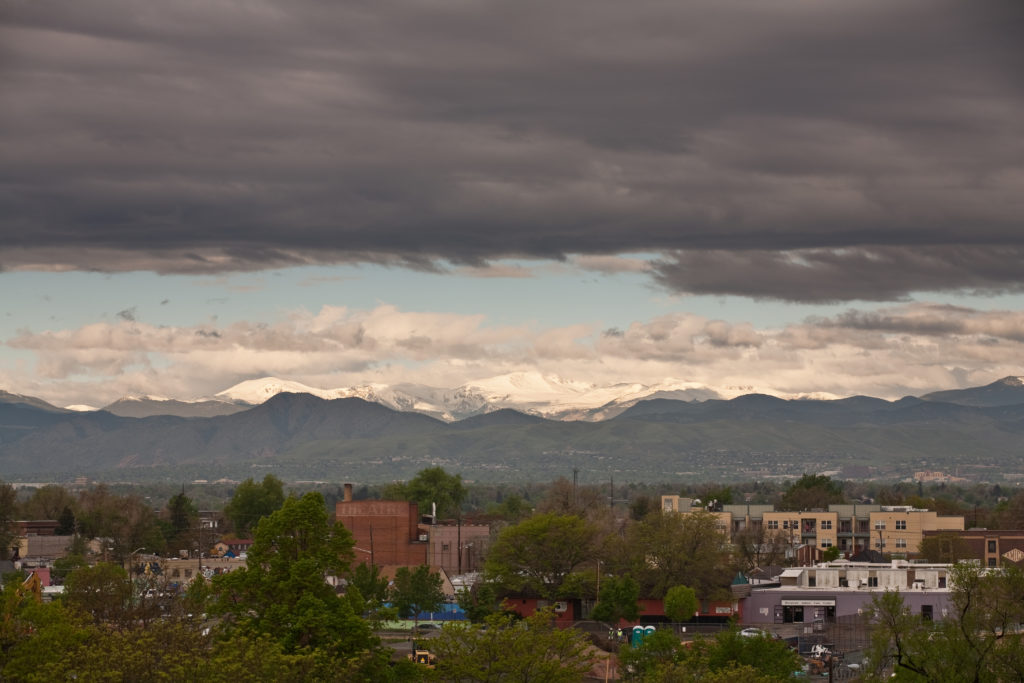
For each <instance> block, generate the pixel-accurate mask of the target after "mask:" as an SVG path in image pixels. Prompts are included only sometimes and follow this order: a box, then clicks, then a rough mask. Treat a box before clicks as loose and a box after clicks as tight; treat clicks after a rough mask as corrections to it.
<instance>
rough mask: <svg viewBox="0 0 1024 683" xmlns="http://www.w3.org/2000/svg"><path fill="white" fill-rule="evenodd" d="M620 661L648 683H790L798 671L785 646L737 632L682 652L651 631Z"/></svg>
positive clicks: (669, 637)
mask: <svg viewBox="0 0 1024 683" xmlns="http://www.w3.org/2000/svg"><path fill="white" fill-rule="evenodd" d="M621 658H622V662H623V665H624V666H630V667H632V668H633V669H634V670H635V671H637V672H638V673H639V674H640V675H639V678H640V680H642V681H651V682H652V683H653V682H654V681H658V682H659V683H664V682H666V681H671V682H678V683H696V682H697V681H700V682H701V683H705V682H707V681H714V682H715V683H732V682H733V681H744V683H777V682H779V681H788V680H792V679H793V677H794V674H795V673H796V672H797V671H799V670H800V669H801V667H802V665H803V660H801V659H800V656H799V655H798V654H797V653H796V652H794V651H792V650H791V649H790V648H789V646H788V645H787V644H786V642H785V641H783V640H776V639H773V638H768V637H760V638H747V637H744V636H741V635H740V634H739V631H738V630H737V629H736V628H732V629H729V630H727V631H722V632H721V633H718V634H717V635H715V637H714V638H700V637H698V638H697V639H696V640H694V641H693V642H692V643H690V645H689V647H682V646H681V645H680V643H679V639H678V638H676V637H675V636H674V635H673V634H672V633H671V632H670V631H667V630H661V631H656V632H655V633H654V634H652V635H651V636H648V637H647V638H645V639H644V642H643V644H642V645H641V646H640V647H639V648H636V649H635V650H632V651H631V649H630V648H628V647H627V648H624V649H623V652H622V654H621Z"/></svg>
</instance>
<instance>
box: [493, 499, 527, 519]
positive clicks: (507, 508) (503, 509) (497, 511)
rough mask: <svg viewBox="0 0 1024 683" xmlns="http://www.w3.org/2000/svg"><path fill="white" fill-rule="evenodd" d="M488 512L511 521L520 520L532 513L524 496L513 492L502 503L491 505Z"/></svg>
mask: <svg viewBox="0 0 1024 683" xmlns="http://www.w3.org/2000/svg"><path fill="white" fill-rule="evenodd" d="M487 514H489V515H492V516H494V517H498V518H500V519H504V520H507V521H509V522H518V521H520V520H522V519H523V518H524V517H526V516H527V515H529V514H530V506H529V504H528V503H527V502H526V501H525V500H523V498H522V497H520V496H518V495H516V494H515V493H512V494H509V495H508V496H506V497H505V500H503V501H502V502H501V503H492V504H491V505H489V506H488V507H487Z"/></svg>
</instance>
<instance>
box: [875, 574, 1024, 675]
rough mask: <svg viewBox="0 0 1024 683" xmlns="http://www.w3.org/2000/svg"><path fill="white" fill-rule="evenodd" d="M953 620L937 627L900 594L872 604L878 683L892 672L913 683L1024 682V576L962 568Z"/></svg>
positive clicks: (953, 595)
mask: <svg viewBox="0 0 1024 683" xmlns="http://www.w3.org/2000/svg"><path fill="white" fill-rule="evenodd" d="M950 585H951V586H952V589H951V590H950V596H949V600H950V606H949V609H948V614H947V616H946V617H945V618H944V619H942V620H941V621H937V622H932V621H928V620H926V619H924V618H923V617H922V616H921V615H920V614H912V613H911V612H910V610H909V609H907V607H906V605H905V604H904V603H903V599H902V597H901V596H900V594H899V593H896V592H890V591H887V592H886V593H884V594H882V595H879V596H876V597H875V598H874V599H873V600H872V606H871V610H870V612H869V618H870V620H871V622H872V623H873V624H874V629H873V630H872V634H871V647H870V649H869V651H868V653H867V654H868V660H869V666H868V670H869V673H870V674H871V676H872V677H873V680H883V679H886V678H887V676H888V675H889V673H888V672H889V670H890V669H891V670H892V671H893V673H895V674H896V676H897V678H898V679H899V680H908V681H950V682H951V683H956V682H957V681H965V682H966V681H1004V680H1022V679H1024V643H1022V642H1021V634H1020V633H1018V629H1019V624H1021V623H1024V571H1022V570H1021V569H1020V568H1018V567H1006V568H1004V569H1002V570H1001V571H995V572H990V571H987V570H986V569H984V568H982V567H979V566H977V565H974V564H958V565H956V566H955V567H954V568H953V569H952V576H951V577H950Z"/></svg>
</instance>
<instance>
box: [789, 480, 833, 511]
mask: <svg viewBox="0 0 1024 683" xmlns="http://www.w3.org/2000/svg"><path fill="white" fill-rule="evenodd" d="M845 500H846V499H845V497H844V496H843V487H842V486H840V485H839V483H838V482H835V481H832V479H831V478H829V477H826V476H825V475H823V474H805V475H804V476H802V477H800V478H799V479H797V480H796V481H795V482H793V483H792V484H790V485H789V486H788V487H787V488H786V492H785V493H783V494H782V498H781V500H779V504H778V506H777V508H778V509H779V510H817V509H822V510H826V509H828V506H829V505H831V504H832V503H842V502H845Z"/></svg>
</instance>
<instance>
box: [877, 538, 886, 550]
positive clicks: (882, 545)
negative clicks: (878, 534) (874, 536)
mask: <svg viewBox="0 0 1024 683" xmlns="http://www.w3.org/2000/svg"><path fill="white" fill-rule="evenodd" d="M875 547H876V548H884V547H885V539H884V538H883V539H882V540H881V541H875Z"/></svg>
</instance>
